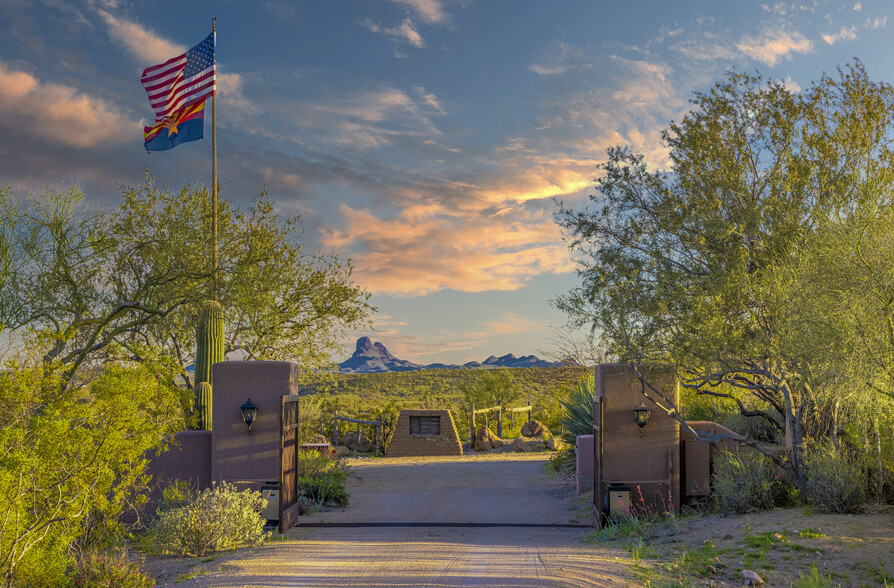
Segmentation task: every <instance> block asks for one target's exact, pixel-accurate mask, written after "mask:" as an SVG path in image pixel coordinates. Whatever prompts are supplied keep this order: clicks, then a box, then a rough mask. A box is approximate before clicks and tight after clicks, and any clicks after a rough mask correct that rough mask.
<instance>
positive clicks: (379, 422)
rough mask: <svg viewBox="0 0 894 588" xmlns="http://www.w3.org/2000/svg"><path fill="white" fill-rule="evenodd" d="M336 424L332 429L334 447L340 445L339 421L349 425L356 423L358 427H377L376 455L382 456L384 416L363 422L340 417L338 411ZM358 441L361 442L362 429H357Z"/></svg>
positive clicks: (336, 412)
mask: <svg viewBox="0 0 894 588" xmlns="http://www.w3.org/2000/svg"><path fill="white" fill-rule="evenodd" d="M334 420H335V424H334V426H333V428H332V446H333V447H334V446H336V445H338V421H345V422H347V423H356V424H357V425H375V427H376V455H381V454H382V415H379V416H378V417H376V420H374V421H363V420H360V419H352V418H349V417H344V416H338V411H337V410H336V411H335V419H334ZM357 441H360V427H359V426H358V427H357Z"/></svg>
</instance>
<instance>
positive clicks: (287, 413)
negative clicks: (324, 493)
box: [279, 395, 299, 533]
mask: <svg viewBox="0 0 894 588" xmlns="http://www.w3.org/2000/svg"><path fill="white" fill-rule="evenodd" d="M281 398H282V410H281V411H280V420H279V422H280V431H281V432H282V434H281V443H280V447H279V461H280V466H279V487H280V492H279V532H280V533H285V532H286V531H288V530H289V529H291V528H292V527H294V526H295V523H296V522H297V517H298V398H299V397H298V396H296V395H290V396H282V397H281Z"/></svg>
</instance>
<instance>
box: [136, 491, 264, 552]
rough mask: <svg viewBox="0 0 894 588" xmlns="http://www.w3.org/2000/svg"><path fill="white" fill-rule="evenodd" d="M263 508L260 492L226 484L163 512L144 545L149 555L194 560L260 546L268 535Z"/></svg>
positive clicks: (146, 537)
mask: <svg viewBox="0 0 894 588" xmlns="http://www.w3.org/2000/svg"><path fill="white" fill-rule="evenodd" d="M264 505H265V500H264V499H263V498H261V493H260V492H256V491H253V490H245V491H238V490H236V487H235V486H233V485H232V484H227V483H226V482H224V483H222V484H219V485H216V486H215V487H214V488H208V489H206V490H205V491H203V492H201V493H200V494H197V495H196V496H195V497H194V498H193V499H192V500H190V501H189V502H187V503H186V504H184V505H183V506H179V507H174V508H171V509H169V510H160V511H159V516H158V518H157V519H156V520H155V521H153V523H152V525H151V526H150V528H149V531H148V532H147V533H146V536H145V538H144V542H145V545H146V547H147V548H148V549H149V550H150V551H155V552H159V553H173V554H176V555H194V556H202V555H204V554H206V553H209V552H212V551H221V550H224V549H233V548H236V547H243V546H247V545H260V544H261V543H263V542H264V540H265V539H266V538H267V536H268V535H269V533H267V532H265V531H264V523H265V522H266V521H265V520H264V519H263V517H262V516H261V510H262V509H263V508H264Z"/></svg>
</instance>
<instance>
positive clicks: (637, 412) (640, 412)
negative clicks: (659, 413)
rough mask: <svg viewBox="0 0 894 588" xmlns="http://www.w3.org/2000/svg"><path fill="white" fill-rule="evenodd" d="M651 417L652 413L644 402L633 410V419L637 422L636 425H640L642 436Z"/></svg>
mask: <svg viewBox="0 0 894 588" xmlns="http://www.w3.org/2000/svg"><path fill="white" fill-rule="evenodd" d="M650 416H652V411H651V410H649V409H648V407H646V405H645V404H644V403H642V402H640V403H639V406H637V407H636V408H634V409H633V418H634V419H635V420H636V424H637V425H639V428H640V434H642V429H643V427H645V426H646V424H647V423H648V422H649V417H650Z"/></svg>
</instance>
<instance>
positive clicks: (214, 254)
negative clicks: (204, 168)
mask: <svg viewBox="0 0 894 588" xmlns="http://www.w3.org/2000/svg"><path fill="white" fill-rule="evenodd" d="M216 21H217V17H211V34H212V35H214V60H215V62H216V61H217V27H216ZM215 69H216V65H215ZM211 271H212V278H211V279H212V281H211V284H212V298H213V299H214V300H217V298H218V290H217V92H216V91H215V92H214V95H212V96H211Z"/></svg>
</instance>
